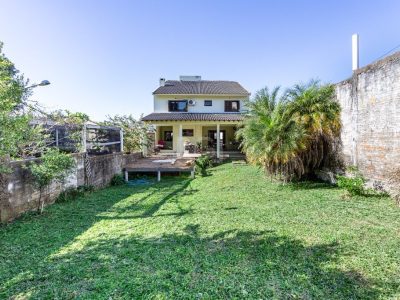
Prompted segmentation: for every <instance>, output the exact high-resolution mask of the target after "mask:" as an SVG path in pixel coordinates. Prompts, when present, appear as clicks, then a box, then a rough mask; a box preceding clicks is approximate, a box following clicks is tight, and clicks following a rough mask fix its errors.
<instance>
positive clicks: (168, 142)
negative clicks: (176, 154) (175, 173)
mask: <svg viewBox="0 0 400 300" xmlns="http://www.w3.org/2000/svg"><path fill="white" fill-rule="evenodd" d="M173 136H174V135H173V133H172V130H166V131H164V142H165V148H164V149H165V150H172V145H173V139H174V137H173Z"/></svg>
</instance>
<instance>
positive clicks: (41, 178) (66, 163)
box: [29, 149, 75, 213]
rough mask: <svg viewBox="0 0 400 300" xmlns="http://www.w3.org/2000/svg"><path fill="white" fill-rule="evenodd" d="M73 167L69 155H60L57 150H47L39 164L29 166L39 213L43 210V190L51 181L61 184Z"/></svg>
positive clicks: (72, 160)
mask: <svg viewBox="0 0 400 300" xmlns="http://www.w3.org/2000/svg"><path fill="white" fill-rule="evenodd" d="M74 165H75V162H74V159H73V158H72V157H71V156H70V155H67V154H65V153H61V152H60V151H59V150H58V149H48V150H47V151H46V153H45V154H43V156H42V157H41V161H40V163H38V164H31V165H30V166H29V169H30V171H31V173H32V175H33V178H34V181H35V185H36V187H37V188H38V189H39V201H38V204H39V205H38V211H39V212H40V213H42V212H43V208H44V201H43V199H42V194H43V190H44V189H45V188H47V187H48V186H49V185H50V183H52V182H53V181H54V182H63V181H64V180H65V179H66V178H67V177H68V175H69V174H70V173H71V170H72V168H73V167H74Z"/></svg>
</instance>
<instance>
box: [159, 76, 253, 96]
mask: <svg viewBox="0 0 400 300" xmlns="http://www.w3.org/2000/svg"><path fill="white" fill-rule="evenodd" d="M180 79H181V80H167V81H165V79H163V78H161V79H160V87H159V88H157V89H156V90H155V91H154V92H153V94H154V95H174V94H181V95H191V94H192V95H243V96H248V95H250V93H249V92H248V91H247V90H246V89H245V88H243V87H242V86H241V85H240V84H239V83H238V82H236V81H226V80H201V77H200V76H181V77H180Z"/></svg>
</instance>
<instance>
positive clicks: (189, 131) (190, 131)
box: [182, 129, 193, 136]
mask: <svg viewBox="0 0 400 300" xmlns="http://www.w3.org/2000/svg"><path fill="white" fill-rule="evenodd" d="M182 136H193V129H182Z"/></svg>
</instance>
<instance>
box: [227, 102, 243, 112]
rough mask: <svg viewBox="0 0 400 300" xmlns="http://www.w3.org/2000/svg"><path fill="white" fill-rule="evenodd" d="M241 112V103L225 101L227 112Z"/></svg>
mask: <svg viewBox="0 0 400 300" xmlns="http://www.w3.org/2000/svg"><path fill="white" fill-rule="evenodd" d="M239 110H240V101H238V100H235V101H225V112H238V111H239Z"/></svg>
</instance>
